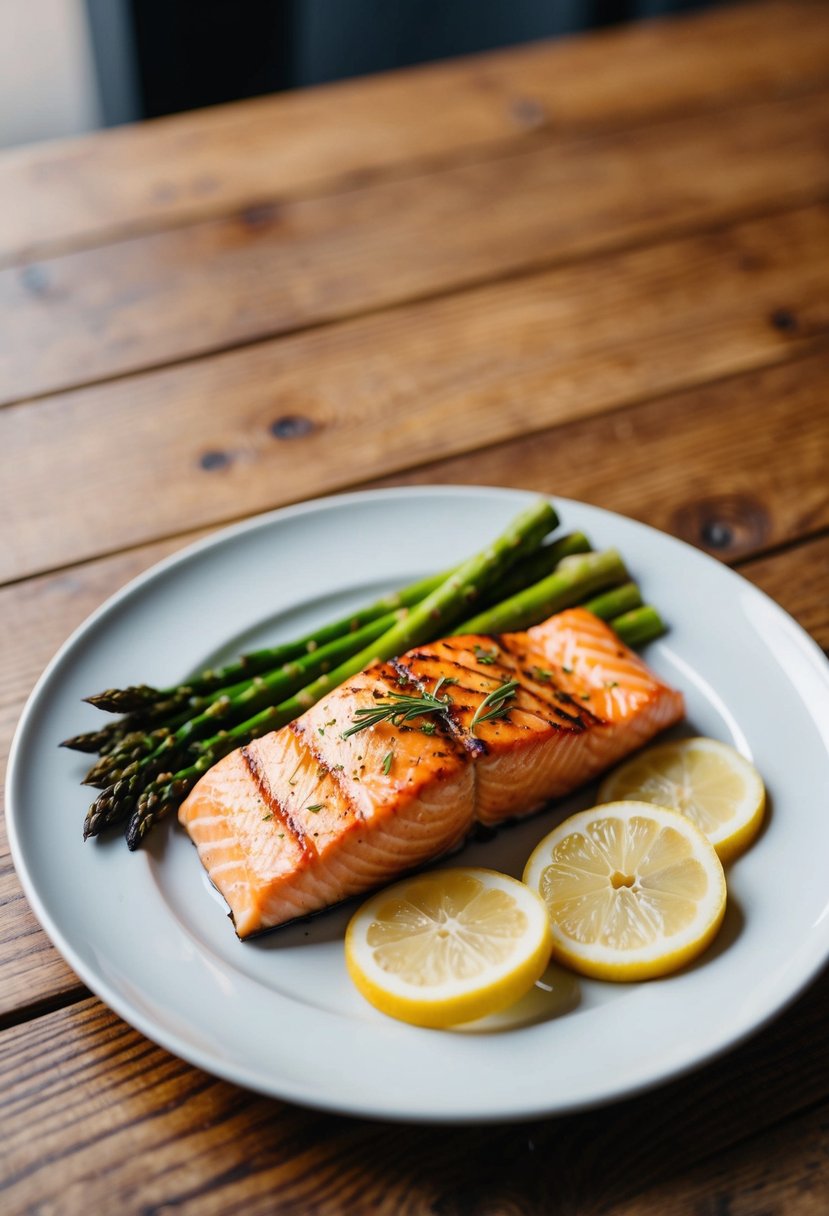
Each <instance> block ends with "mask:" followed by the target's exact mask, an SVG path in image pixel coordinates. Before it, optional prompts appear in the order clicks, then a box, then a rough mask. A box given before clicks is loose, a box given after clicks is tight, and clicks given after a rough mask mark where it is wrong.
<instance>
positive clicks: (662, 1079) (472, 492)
mask: <svg viewBox="0 0 829 1216" xmlns="http://www.w3.org/2000/svg"><path fill="white" fill-rule="evenodd" d="M435 494H438V495H448V496H449V497H456V498H459V499H460V498H464V497H470V498H474V497H475V496H476V495H482V494H483V495H486V496H490V495H491V496H495V497H502V498H503V499H504V500H505V501H507V500H510V499H512V500H514V501H516V503H517V502H518V500H520V499H524V500H527V501H529V500H530V499H532V498H538V497H543V498H547V499H548V500H549V501H551V502H552V503H553V504H554V505H555V506H556V508H557V509H558V510H559V511H560V513H561V514H562V515H563V516H564V517H565V519H566V511H567V509H568V508H569V507H571V506H572V507H576V508H582V507H584V508H587V509H588V510H589V511H590V512H592V513H596V514H598V515H603V516H607V517H608V518H611V519H615V520H622V521H624V524H625V525H630V526H632V527H634V528H636V529H641V530H642V531H643V533H646V534H651V535H652V536H655V537H658V538H659V540H660V542H661V541H668V542H670V544H671V545H673V546H677V547H679V549H680V550H683V551H685V552H686V554H687V555H692V556H693V560H694V561H701V562H703V563H705V564H707V565H710V566H711V567H713V568H716V570H717V572H718V576H725V577H726V578H728V577H729V576H730V579H731V580H732V581H733V583H734V585H735V586H743V587H748V588H749V589H750V592H751V594H752V595H753V596H755V597H759V599H760V600H761V601H764V602H765V604H766V605H767V607H769V608H770V609H771V611H772V612H773V613H774V614H776V615H777V616H778V618H779V619H781V620H783V621H785V622H786V624H787V626H788V628H790V629H791V628H794V630H795V631H796V633H797V635H798V637H799V642H800V643H801V645H803V648H804V651H805V653H806V655H808V657H809V659H810V661H811V663H812V665H813V666H814V667H815V668H816V670H817V671H818V672H819V673H820V674H821V675H822V677H823V679H824V681H825V682H826V683H827V686H829V661H827V658H826V655H825V654H824V652H823V650H822V649H821V648H820V646H819V645H818V644H817V642H816V641H815V640H814V639H813V638H812V637H811V636H810V635H809V633H808V632H807V631H806V630H805V629H804V628H803V626H802V625H800V624H799V622H797V621H796V620H795V619H794V618H793V617H792V616H791V614H789V613H788V612H786V610H785V609H784V608H782V607H781V606H780V605H779V604H778V603H777V602H776V601H775V600H774V599H772V597H771V596H769V595H768V594H767V593H766V592H764V591H763V590H762V589H761V588H759V587H756V586H755V585H754V584H753V583H750V582H749V581H748V580H747V579H745V578H744V576H742V575H741V574H739V573H738V572H737V571H735V570H733V569H732V568H731V567H729V566H727V565H725V564H724V563H723V562H721V561H719V560H718V559H717V558H715V557H713V556H711V555H710V554H708V553H705V552H704V551H703V550H700V549H697V548H696V547H695V546H693V545H691V544H689V543H688V542H687V541H684V540H682V539H680V538H678V537H675V536H673V535H671V534H670V533H666V532H663V531H661V530H660V529H658V528H655V527H653V526H652V525H650V524H647V523H643V522H642V521H640V520H637V519H634V518H631V517H629V516H626V515H623V514H621V513H620V512H614V511H611V510H608V509H607V508H603V507H599V506H596V505H594V504H592V503H585V502H581V501H579V500H574V499H568V498H563V497H561V496H558V495H555V496H554V495H548V494H540V493H538V492H535V491H532V490H522V489H517V488H509V487H500V486H486V485H441V484H428V485H415V486H391V487H380V488H377V489H367V490H354V491H348V492H346V493H341V494H337V493H335V494H330V495H325V496H323V497H319V498H313V499H308V500H305V501H303V502H300V503H295V504H290V505H288V506H284V507H279V508H276V509H274V510H271V511H267V512H263V513H260V514H257V515H254V516H252V517H249V518H245V519H243V520H239V521H237V522H235V523H231V524H228V525H224V526H221V527H218V528H216V529H214V530H212V531H211V532H209V533H208V535H206V536H204V537H201V538H199V539H197V540H195V541H193V542H191V543H190V544H186V545H184V546H183V547H182V548H180V549H177V550H176V551H175V552H173V553H171V554H168V555H167V556H166V557H164V558H162V559H161V560H159V561H158V562H155V563H153V564H152V565H151V566H149V567H148V568H147V569H146V570H143V571H141V573H139V574H138V575H136V576H135V577H133V578H132V579H130V580H128V582H127V583H125V584H124V586H122V587H120V588H119V589H118V590H117V591H115V592H114V593H113V594H112V595H110V596H109V597H107V599H105V600H104V601H103V603H101V604H100V605H99V606H98V607H97V608H96V609H94V610H93V612H91V613H90V614H89V615H88V616H87V617H86V618H85V619H84V620H83V621H82V622H81V623H80V624H79V625H78V626H77V627H76V628H75V629H73V630H72V632H71V633H70V634H69V636H68V637H67V638H66V640H65V641H64V642H63V643H62V644H61V646H60V647H59V648H58V649H57V651H56V652H55V653H54V655H53V656H52V658H51V659H50V661H49V663H48V664H47V665H46V667H45V668H44V669H43V671H42V673H41V675H40V676H39V678H38V679H37V681H36V683H35V685H34V687H33V688H32V691H31V692H30V694H29V696H28V697H27V699H26V703H25V706H24V708H23V710H22V712H21V714H20V717H19V719H18V722H17V724H16V727H15V730H14V732H13V737H12V743H11V747H10V750H9V757H8V764H7V772H6V780H5V799H6V802H5V818H6V824H7V833H8V839H9V850H10V854H11V858H12V862H13V865H14V868H15V872H16V876H17V880H18V882H20V884H21V887H22V889H23V892H24V894H25V896H26V898H27V900H28V902H29V905H30V907H31V909H32V911H33V913H34V915H35V917H36V919H37V920H38V923H39V924H40V926H41V928H42V929H43V931H44V932H45V933H46V935H47V937H48V938H49V940H50V941H51V943H52V944H53V946H54V947H55V949H57V950H58V952H59V953H60V954H61V956H62V957H63V959H64V960H65V961H66V962H67V964H68V965H69V966H70V967H71V969H72V970H73V971H74V972H75V974H76V975H77V976H78V978H79V980H80V981H81V982H82V983H83V984H85V985H86V986H87V987H88V988H89V989H90V991H91V992H92V993H93V994H94V995H95V996H96V997H98V999H100V1000H101V1001H102V1002H103V1003H104V1004H105V1005H107V1006H108V1008H110V1009H111V1010H112V1011H113V1012H114V1013H116V1014H117V1015H118V1016H119V1017H121V1018H122V1019H123V1020H124V1021H125V1022H127V1024H128V1025H131V1026H132V1027H134V1028H135V1029H136V1030H138V1031H139V1032H140V1033H141V1034H143V1035H144V1036H145V1037H147V1038H148V1039H149V1040H150V1041H152V1042H154V1043H156V1044H158V1045H159V1046H161V1047H162V1048H163V1049H164V1050H167V1051H169V1052H171V1053H172V1054H174V1055H176V1056H177V1057H179V1058H181V1059H184V1060H186V1061H187V1062H188V1063H190V1064H192V1065H194V1066H195V1067H198V1068H201V1069H203V1070H204V1071H206V1072H208V1073H210V1074H211V1075H214V1076H218V1077H221V1078H223V1079H225V1080H227V1081H229V1082H231V1083H234V1084H237V1085H241V1086H244V1087H245V1088H248V1089H251V1090H252V1091H254V1092H257V1093H260V1094H263V1095H265V1096H267V1097H271V1098H276V1099H279V1100H284V1101H290V1102H295V1103H297V1104H301V1105H304V1106H310V1107H313V1108H314V1109H317V1110H321V1111H328V1112H331V1113H337V1114H341V1115H346V1116H353V1117H361V1118H373V1119H382V1120H385V1121H390V1122H402V1123H413V1124H415V1123H416V1124H462V1123H478V1124H485V1123H493V1122H499V1121H500V1122H514V1121H522V1120H528V1119H534V1118H539V1117H551V1116H558V1115H567V1114H571V1113H575V1112H577V1111H581V1110H586V1109H592V1108H596V1107H601V1106H605V1105H610V1104H612V1103H614V1102H618V1101H623V1100H626V1099H628V1098H631V1097H634V1096H635V1095H637V1094H640V1093H643V1092H647V1091H650V1090H653V1089H655V1088H657V1087H659V1086H662V1085H666V1084H669V1083H670V1082H672V1081H674V1080H676V1079H678V1078H680V1077H682V1076H685V1075H687V1074H689V1073H691V1072H693V1071H695V1070H697V1069H699V1068H701V1067H703V1066H704V1065H706V1064H709V1063H710V1062H712V1061H713V1060H716V1059H717V1058H719V1057H721V1056H722V1055H724V1054H726V1053H728V1052H730V1051H732V1050H733V1049H735V1048H736V1047H737V1046H739V1045H740V1044H741V1043H743V1042H745V1041H746V1040H747V1039H749V1038H751V1037H752V1036H753V1035H754V1034H756V1033H758V1032H759V1031H760V1030H761V1029H763V1028H764V1027H765V1026H767V1025H768V1024H769V1023H770V1022H772V1021H774V1020H776V1018H778V1017H779V1016H780V1015H781V1014H782V1013H783V1012H784V1011H785V1010H786V1009H787V1008H789V1007H790V1006H791V1005H792V1004H793V1003H794V1002H795V1001H796V1000H797V999H798V998H799V997H800V996H801V995H802V993H803V992H804V991H805V990H806V989H807V988H808V987H809V986H810V985H811V984H812V983H813V982H814V980H815V978H816V977H817V975H818V974H819V973H820V972H821V971H822V970H823V968H824V967H825V965H826V962H827V959H829V945H828V946H827V950H826V951H825V952H824V955H823V957H815V958H811V959H809V961H808V965H807V966H806V967H805V968H802V969H801V971H800V973H799V977H798V982H797V983H796V984H794V985H793V986H791V987H790V988H789V989H788V991H787V993H786V995H785V997H784V998H782V999H781V1000H779V1001H778V1002H777V1003H774V1004H773V1005H771V1006H770V1007H768V1008H767V1009H766V1010H765V1011H764V1012H763V1014H762V1015H761V1016H759V1017H755V1018H754V1019H753V1020H750V1021H748V1022H747V1023H746V1024H745V1025H743V1026H742V1027H741V1028H740V1029H738V1030H737V1031H735V1032H732V1033H731V1034H729V1035H725V1036H723V1037H722V1040H721V1041H720V1042H718V1043H717V1044H716V1045H715V1046H713V1047H710V1048H709V1049H707V1050H705V1051H703V1052H702V1054H698V1055H696V1056H694V1058H690V1059H688V1060H687V1061H685V1062H684V1063H681V1064H679V1065H677V1066H675V1067H672V1068H670V1069H669V1070H668V1071H663V1072H661V1073H659V1074H658V1075H655V1076H653V1075H647V1076H644V1077H643V1078H642V1079H641V1080H640V1081H638V1082H634V1083H630V1082H627V1083H625V1084H623V1085H622V1086H620V1087H614V1086H613V1085H608V1087H607V1088H606V1092H604V1093H601V1094H594V1095H592V1096H588V1097H585V1098H584V1099H582V1100H576V1101H570V1102H568V1103H565V1104H551V1103H546V1104H541V1103H536V1104H528V1103H526V1102H521V1103H519V1104H517V1105H516V1106H515V1107H514V1108H513V1107H510V1109H497V1110H495V1109H493V1110H484V1111H483V1112H476V1113H474V1114H470V1112H469V1110H468V1109H467V1107H466V1106H464V1105H463V1104H459V1105H458V1106H457V1107H456V1108H454V1109H449V1110H440V1111H431V1112H426V1111H416V1112H411V1111H407V1110H405V1109H404V1108H403V1105H402V1104H399V1103H398V1104H392V1105H383V1104H375V1105H372V1104H371V1103H365V1102H363V1103H361V1102H359V1101H356V1102H355V1100H354V1098H353V1096H352V1097H345V1098H344V1097H339V1098H338V1097H336V1096H335V1095H332V1094H330V1093H323V1092H320V1091H319V1086H318V1085H317V1084H313V1085H304V1086H302V1085H295V1084H293V1083H292V1081H291V1079H289V1078H284V1080H283V1081H280V1084H279V1087H278V1088H276V1087H275V1086H274V1085H273V1084H267V1083H266V1082H264V1081H263V1080H262V1078H261V1077H257V1076H256V1075H254V1073H253V1071H252V1070H251V1069H247V1070H246V1069H244V1068H240V1066H239V1065H238V1063H237V1062H233V1061H231V1062H229V1063H226V1062H225V1061H224V1060H222V1059H219V1058H214V1057H211V1056H210V1055H209V1054H208V1053H207V1052H205V1051H204V1050H202V1049H200V1048H199V1047H198V1045H197V1044H195V1043H193V1044H191V1043H188V1042H187V1041H186V1040H183V1039H182V1038H181V1037H180V1035H178V1034H177V1033H175V1032H174V1031H172V1030H169V1029H168V1028H167V1027H166V1026H161V1027H159V1026H158V1025H157V1024H155V1023H153V1021H152V1019H151V1018H149V1017H146V1016H145V1015H144V1014H143V1012H142V1011H141V1010H139V1009H137V1008H136V1007H135V1006H132V1005H130V1002H129V1001H128V1000H127V999H122V997H121V994H120V993H119V992H118V991H117V990H116V989H114V988H112V987H111V986H110V985H109V983H108V982H107V980H106V978H105V977H102V976H100V975H99V974H98V973H97V972H96V971H95V970H94V968H91V967H88V966H87V964H86V962H85V961H84V959H83V958H81V957H80V956H79V955H78V953H77V951H76V950H75V948H74V946H73V944H72V942H71V941H70V940H69V938H68V937H67V936H66V935H65V934H64V932H63V931H62V929H61V926H60V925H59V924H57V923H56V922H55V920H54V918H53V917H52V915H51V913H50V912H49V911H48V910H47V908H46V907H45V905H44V903H43V901H42V899H41V896H40V893H39V891H38V889H37V887H36V885H35V883H34V881H33V879H32V876H31V875H30V873H29V870H28V867H27V865H26V862H25V857H24V852H23V846H22V844H21V840H20V837H19V832H18V826H17V819H18V812H17V810H16V808H15V797H14V786H15V784H16V781H17V773H18V767H19V765H20V763H21V759H20V757H21V755H22V752H23V747H24V742H25V738H26V735H27V732H28V731H29V729H30V724H31V720H32V719H33V718H34V716H35V713H36V710H37V708H38V703H39V701H40V698H41V696H42V693H43V690H44V689H45V688H47V687H48V685H49V682H50V680H51V679H52V676H53V673H54V672H55V671H56V669H57V668H58V667H59V666H60V665H61V663H62V662H63V661H64V660H65V658H66V657H67V656H69V655H70V654H71V653H72V652H73V650H74V649H75V647H76V646H77V644H78V643H79V642H80V641H81V640H82V639H84V638H85V637H86V636H87V635H88V634H91V633H92V632H93V631H94V630H95V628H96V627H97V626H98V624H99V622H100V621H101V620H102V619H103V618H105V617H107V616H108V615H109V614H110V613H111V612H113V611H114V610H115V609H117V608H119V607H120V606H121V605H123V604H124V603H125V601H127V600H129V599H130V598H132V597H134V596H137V595H138V594H139V593H140V592H141V591H142V590H143V589H144V587H145V586H146V585H148V584H151V583H152V582H154V581H155V580H156V579H158V578H160V577H162V576H163V575H164V574H166V573H167V572H168V571H170V570H174V569H175V568H177V567H180V566H184V565H186V564H187V563H188V562H190V561H192V560H196V559H198V558H199V557H200V556H201V555H202V554H203V553H204V552H205V551H211V550H219V549H221V548H222V547H223V546H225V545H227V544H232V543H233V542H234V541H235V540H236V539H237V538H238V537H240V536H243V535H247V534H248V533H251V532H255V531H257V530H260V529H266V528H268V527H270V526H272V525H274V524H277V525H278V524H280V523H282V522H283V521H290V520H291V519H294V518H298V517H301V516H303V515H306V514H313V513H317V512H324V511H326V510H330V509H331V508H332V507H334V506H336V507H343V508H346V507H347V506H348V504H349V503H365V502H366V501H371V500H375V501H381V500H383V499H387V498H390V497H391V498H428V497H431V496H433V495H435ZM519 509H520V508H519Z"/></svg>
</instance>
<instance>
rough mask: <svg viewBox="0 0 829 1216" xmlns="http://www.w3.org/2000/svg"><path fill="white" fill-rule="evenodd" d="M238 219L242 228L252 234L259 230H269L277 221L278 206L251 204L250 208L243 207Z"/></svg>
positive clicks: (276, 204)
mask: <svg viewBox="0 0 829 1216" xmlns="http://www.w3.org/2000/svg"><path fill="white" fill-rule="evenodd" d="M240 218H241V221H242V223H243V224H244V226H245V227H246V228H250V229H251V230H253V231H254V232H255V231H257V230H258V229H261V228H270V227H272V226H273V225H274V224H275V223H276V222H277V220H278V219H279V204H278V203H253V204H251V206H250V207H245V209H244V211H242V212H241V214H240Z"/></svg>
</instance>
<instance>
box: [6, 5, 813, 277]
mask: <svg viewBox="0 0 829 1216" xmlns="http://www.w3.org/2000/svg"><path fill="white" fill-rule="evenodd" d="M804 31H808V34H807V35H804ZM827 78H829V16H827V10H826V7H825V5H823V4H822V3H821V2H820V0H769V2H767V3H760V4H753V5H746V6H739V7H733V8H731V7H729V8H725V9H715V10H713V11H710V12H707V13H703V14H699V15H693V16H685V17H683V18H681V19H680V18H678V19H674V20H671V21H661V22H654V23H651V24H640V25H635V26H631V27H627V28H619V29H614V30H608V31H605V32H602V33H597V34H595V35H593V36H591V37H590V38H588V39H577V40H564V41H561V42H557V43H550V44H540V45H534V46H533V45H531V46H528V47H526V48H521V49H512V50H510V51H508V52H504V53H500V54H491V55H485V56H479V57H475V58H472V59H468V60H465V61H460V62H456V63H451V64H438V65H433V66H430V67H423V68H415V69H411V70H408V71H405V72H396V73H394V74H391V75H387V76H378V77H373V78H369V79H364V80H359V81H356V82H355V81H348V82H345V83H341V84H337V85H333V86H328V87H325V88H318V89H312V90H306V91H302V92H298V93H289V94H284V95H282V96H277V97H273V98H266V99H261V100H256V101H249V102H244V103H240V104H237V105H234V106H229V107H220V108H217V109H215V110H212V111H208V112H205V111H198V112H196V113H193V114H184V115H178V116H175V117H172V118H166V119H162V120H158V121H156V122H153V123H146V124H142V125H140V126H136V127H128V128H120V129H117V130H113V131H110V132H105V133H103V134H96V135H95V136H92V137H87V138H83V139H79V140H74V141H69V142H65V143H60V144H55V145H46V146H42V145H41V146H35V147H31V148H21V149H15V150H11V151H7V152H5V153H4V154H3V155H2V156H0V257H5V258H16V257H25V256H31V254H32V251H33V250H35V249H38V250H42V249H44V248H50V247H54V246H55V245H73V244H78V243H90V242H92V243H98V242H99V241H100V240H101V239H102V235H103V234H104V233H110V234H113V233H123V232H130V231H135V230H141V229H146V228H148V227H156V228H157V227H166V226H169V224H170V223H172V222H176V221H180V220H182V219H188V220H189V219H192V218H194V217H198V216H204V215H208V214H214V215H215V214H217V213H221V212H226V211H228V210H230V209H233V208H237V207H244V206H248V205H250V204H251V203H253V202H255V201H261V200H264V199H274V198H275V199H284V198H287V197H291V196H295V195H297V194H307V193H309V192H311V193H318V192H320V191H321V190H325V189H329V188H331V187H332V185H335V186H336V187H337V188H340V187H341V186H342V184H343V182H344V181H351V182H354V181H355V180H358V179H362V178H363V177H364V175H365V174H367V173H369V174H375V173H378V172H380V173H384V172H388V171H389V170H394V171H405V172H407V173H412V172H413V171H414V172H416V171H418V167H419V166H420V165H421V164H422V163H423V162H424V161H427V162H428V161H430V160H433V159H435V158H445V157H449V158H452V159H457V158H459V157H462V158H470V157H474V156H476V155H477V154H478V153H479V152H480V151H481V150H484V151H488V150H489V149H490V148H491V147H492V145H493V144H498V143H505V142H506V143H509V142H514V141H515V140H516V139H521V138H526V137H527V135H528V133H530V134H531V133H533V132H537V131H538V130H541V129H548V128H549V129H554V130H573V129H583V128H591V129H595V128H597V127H605V128H606V127H617V128H618V127H621V126H625V125H630V124H632V123H636V122H641V121H644V122H650V121H651V120H652V117H653V115H654V114H662V115H668V114H687V113H689V112H691V111H693V110H696V111H711V110H717V109H721V108H723V107H724V106H727V105H729V104H731V103H732V102H734V101H736V100H744V99H764V98H766V97H768V96H769V95H770V94H774V93H779V94H780V93H796V92H801V91H803V90H804V89H808V88H810V87H812V86H814V85H816V84H818V85H821V84H825V83H826V81H827ZM632 81H634V82H635V86H634V87H631V82H632Z"/></svg>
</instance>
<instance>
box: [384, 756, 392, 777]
mask: <svg viewBox="0 0 829 1216" xmlns="http://www.w3.org/2000/svg"><path fill="white" fill-rule="evenodd" d="M393 760H394V752H393V751H391V752H386V754H385V756H384V757H383V776H384V777H388V775H389V773H390V772H391V765H392V761H393Z"/></svg>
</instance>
